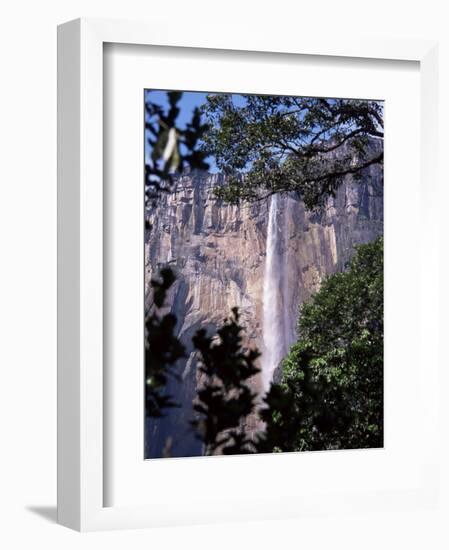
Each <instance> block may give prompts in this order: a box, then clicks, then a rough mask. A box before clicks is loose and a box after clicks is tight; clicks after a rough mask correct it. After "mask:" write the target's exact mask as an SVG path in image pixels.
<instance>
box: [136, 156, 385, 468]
mask: <svg viewBox="0 0 449 550" xmlns="http://www.w3.org/2000/svg"><path fill="white" fill-rule="evenodd" d="M224 184H225V178H224V176H223V175H221V174H208V173H201V172H193V173H188V174H184V175H183V176H180V177H179V178H177V180H176V183H175V186H174V188H173V191H172V192H170V193H169V194H165V195H163V196H162V197H161V199H160V200H159V202H158V205H157V207H155V208H154V209H153V210H152V211H151V215H150V223H151V226H152V228H151V230H150V231H148V233H147V235H146V239H145V241H146V242H145V285H146V294H145V295H146V304H145V305H146V308H147V309H148V308H150V307H151V292H149V291H148V287H149V281H150V279H151V277H152V276H153V275H154V274H155V273H157V270H158V268H159V267H160V266H162V265H164V264H166V263H169V264H170V265H171V266H172V267H173V268H174V270H175V272H176V273H177V280H176V283H175V284H174V286H173V288H172V289H171V292H170V295H169V297H168V304H169V307H170V309H171V311H172V312H173V313H175V314H176V316H177V319H178V325H177V330H178V335H179V337H180V339H181V340H182V341H183V343H184V344H185V345H186V346H187V349H188V352H189V353H190V357H189V358H188V360H187V361H185V362H184V363H183V364H182V365H180V371H181V373H182V383H181V384H179V383H176V382H173V383H171V387H170V388H169V389H168V390H169V391H170V392H172V393H173V394H174V395H175V397H176V398H177V400H178V401H179V402H180V403H181V405H182V406H181V407H180V408H179V409H172V410H171V411H169V413H168V415H167V416H166V417H165V418H163V419H161V420H158V421H147V425H146V444H145V449H146V451H145V452H146V457H148V458H149V457H160V456H163V455H164V454H167V455H170V456H196V455H199V454H201V445H200V443H199V442H198V441H197V440H196V439H195V437H194V434H193V433H192V431H191V429H190V425H189V421H190V420H191V418H192V400H193V398H194V396H195V392H196V387H197V384H198V376H197V372H196V360H195V357H194V354H193V353H191V351H192V346H191V337H192V335H193V334H194V333H195V332H196V330H197V329H198V328H199V327H210V328H212V327H214V326H216V325H218V324H221V323H222V322H223V320H224V318H225V317H227V316H228V314H229V312H230V310H231V308H232V307H233V306H238V307H239V310H240V312H241V315H242V322H243V324H244V325H245V327H246V336H245V338H246V341H245V344H246V345H248V346H257V347H259V349H260V350H262V349H263V335H262V331H263V285H264V272H265V259H266V242H267V220H268V211H269V204H270V199H268V200H263V201H260V202H256V203H253V204H241V205H239V206H233V205H229V204H226V203H223V202H222V201H220V200H218V199H216V198H215V196H214V188H215V187H216V186H217V185H224ZM277 215H278V216H279V217H280V220H281V221H282V224H280V227H282V235H280V238H279V240H278V243H279V244H278V246H279V255H278V257H279V258H280V261H281V263H282V266H281V267H282V270H283V276H284V278H283V281H284V283H283V284H284V286H285V291H284V300H285V309H286V312H287V317H288V323H287V324H288V326H287V327H286V332H287V337H286V338H287V340H288V342H292V341H294V339H295V327H296V322H297V316H298V307H299V305H300V304H301V303H302V302H304V301H305V300H307V299H308V298H309V297H310V296H311V294H312V293H313V292H315V291H316V290H317V289H318V288H319V286H320V283H321V281H322V280H323V278H324V277H326V276H327V275H329V274H331V273H334V272H335V271H341V270H343V269H344V267H345V264H346V263H347V262H348V260H349V259H350V257H351V255H352V254H353V250H354V244H358V243H364V242H369V241H371V240H372V239H374V238H375V237H376V236H377V235H379V234H381V233H382V232H383V180H382V169H381V168H380V167H379V166H371V167H370V168H368V169H366V170H365V172H364V174H363V177H362V178H361V179H360V180H355V179H353V178H352V177H351V176H347V177H346V179H345V181H344V183H343V185H342V186H341V187H340V188H339V190H338V192H337V195H336V197H335V198H330V199H329V200H328V201H327V205H326V208H325V210H324V212H323V213H321V214H314V213H311V212H310V211H307V210H306V209H305V207H304V204H303V203H302V201H301V200H299V199H298V197H297V196H296V195H295V194H294V193H290V194H289V195H284V196H282V197H279V209H278V214H277ZM253 385H254V388H255V389H258V390H260V380H254V381H253Z"/></svg>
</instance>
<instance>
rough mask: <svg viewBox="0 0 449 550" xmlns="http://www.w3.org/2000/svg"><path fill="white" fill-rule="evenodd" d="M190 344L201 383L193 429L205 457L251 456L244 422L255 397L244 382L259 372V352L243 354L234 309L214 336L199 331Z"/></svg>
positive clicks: (236, 314)
mask: <svg viewBox="0 0 449 550" xmlns="http://www.w3.org/2000/svg"><path fill="white" fill-rule="evenodd" d="M193 343H194V346H195V348H196V349H197V350H198V352H199V358H200V366H199V372H200V379H201V377H202V378H203V382H202V383H200V389H199V390H198V397H197V401H196V403H195V405H194V410H195V411H196V412H197V413H198V417H197V418H196V419H195V420H194V421H193V422H192V425H193V426H194V427H195V429H196V430H197V433H198V436H199V438H200V439H201V440H202V441H203V443H204V445H205V454H214V453H216V452H217V451H218V450H221V452H223V453H224V454H239V453H248V452H254V449H253V447H252V442H251V441H250V440H249V439H248V437H247V435H246V433H245V430H244V422H245V420H246V418H247V417H248V415H250V414H251V413H253V412H254V407H255V399H256V394H254V393H252V391H251V390H250V388H249V387H248V385H247V382H248V380H249V379H250V378H251V377H252V376H254V375H255V374H257V373H258V372H259V369H258V368H257V367H256V366H255V361H256V359H257V358H258V357H259V352H258V351H257V350H248V351H244V350H243V348H242V327H241V326H240V324H239V314H238V310H237V308H234V309H233V310H232V315H231V316H230V318H229V319H227V320H226V321H225V323H224V325H223V326H222V327H221V328H220V329H219V330H218V331H217V335H216V336H208V335H207V333H206V331H204V330H199V331H198V332H197V334H196V335H195V336H194V338H193Z"/></svg>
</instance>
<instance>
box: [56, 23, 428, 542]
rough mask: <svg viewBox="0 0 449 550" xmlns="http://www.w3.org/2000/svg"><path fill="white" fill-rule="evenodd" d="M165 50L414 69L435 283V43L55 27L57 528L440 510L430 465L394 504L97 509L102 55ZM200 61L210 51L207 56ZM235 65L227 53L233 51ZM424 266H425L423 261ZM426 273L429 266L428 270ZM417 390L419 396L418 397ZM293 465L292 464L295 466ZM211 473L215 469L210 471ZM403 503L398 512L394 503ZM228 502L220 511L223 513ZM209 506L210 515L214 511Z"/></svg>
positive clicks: (100, 474) (101, 475)
mask: <svg viewBox="0 0 449 550" xmlns="http://www.w3.org/2000/svg"><path fill="white" fill-rule="evenodd" d="M107 43H108V44H135V45H149V46H155V45H156V46H160V47H161V48H165V49H166V51H167V54H168V55H170V52H172V55H174V54H173V52H174V51H175V50H174V48H205V49H208V50H214V51H215V50H225V51H226V52H228V53H230V52H232V51H234V52H235V55H238V53H239V52H242V51H246V52H258V53H259V54H260V55H267V56H268V55H269V56H271V58H272V59H276V56H286V55H290V56H295V55H314V56H329V57H330V59H331V61H332V59H333V58H337V57H338V58H346V59H352V58H359V59H360V58H361V59H366V60H369V59H383V60H397V61H414V62H417V63H419V73H420V88H421V105H420V111H421V112H420V120H421V124H420V136H419V138H420V143H421V148H420V149H421V174H420V182H421V186H422V190H423V193H424V196H425V197H426V200H425V203H424V204H423V206H422V208H423V212H422V216H423V218H424V220H425V225H426V236H427V237H428V239H427V241H426V242H428V243H429V245H428V246H427V248H426V250H425V262H424V261H423V262H422V263H423V265H422V266H421V267H422V268H423V269H422V275H423V277H424V278H426V280H427V281H431V282H432V284H433V278H432V277H433V275H432V273H436V272H437V271H438V248H437V247H438V244H437V243H438V239H437V238H435V239H432V236H433V235H436V234H437V231H438V225H437V223H438V222H437V220H436V216H435V215H433V212H434V208H435V206H436V204H437V201H438V198H437V174H436V158H435V157H436V151H437V119H438V114H437V101H436V99H437V97H436V94H437V85H436V81H437V73H438V57H437V44H436V43H435V42H431V41H422V40H407V41H405V40H401V41H397V40H390V41H386V40H363V39H360V40H358V41H355V40H354V39H353V38H352V39H351V40H345V39H344V38H341V37H338V38H335V37H327V38H326V39H324V40H323V37H319V39H317V38H316V39H313V38H310V37H307V38H297V37H290V36H289V37H287V36H286V37H284V38H283V39H282V40H280V39H279V38H276V39H270V38H269V37H266V36H259V37H258V36H257V33H256V32H254V33H249V34H245V35H237V36H232V37H230V36H229V34H228V33H224V34H223V35H220V34H216V35H214V36H206V35H205V36H204V37H203V38H201V37H195V38H192V37H191V36H190V35H189V32H188V29H185V28H183V26H182V25H180V24H176V23H174V25H173V27H172V28H170V29H160V28H153V27H152V25H151V24H150V23H148V24H147V23H141V22H124V21H108V20H92V19H81V20H76V21H72V22H69V23H66V24H64V25H61V26H60V27H59V28H58V521H59V523H61V524H62V525H66V526H68V527H71V528H73V529H77V530H83V531H84V530H99V529H116V528H136V527H150V526H158V525H170V524H181V523H202V522H205V521H210V522H214V521H221V520H245V519H257V518H263V517H287V516H297V515H301V514H327V513H329V511H330V510H332V509H334V510H339V511H340V512H341V511H345V510H347V511H350V510H352V509H355V508H360V507H365V508H366V509H368V510H372V511H373V512H374V511H375V510H376V509H377V508H379V507H381V506H384V505H385V504H386V502H387V501H389V502H390V504H391V505H392V506H401V505H404V506H417V507H419V506H426V507H428V506H432V505H434V504H435V502H436V498H437V492H438V491H437V489H438V478H437V468H436V466H437V455H436V454H434V455H432V457H433V458H432V461H431V463H429V464H423V468H424V470H423V475H422V479H420V480H419V482H418V484H417V486H414V487H410V489H409V490H407V489H404V490H402V491H399V492H396V493H395V495H394V498H393V499H392V495H391V494H386V493H385V494H383V493H381V492H379V493H378V494H372V493H366V494H364V495H360V494H358V495H353V494H351V495H349V494H347V495H345V494H344V492H341V493H340V494H338V495H334V496H333V497H332V498H328V499H327V502H326V504H325V505H324V504H323V502H322V499H321V498H320V495H319V494H317V495H315V496H312V497H308V501H307V503H305V502H297V501H295V499H294V496H293V497H292V498H290V499H285V500H284V502H283V503H282V505H281V506H279V505H278V504H277V505H276V506H275V507H274V508H275V509H273V510H272V512H271V513H266V512H265V513H262V512H261V508H262V506H263V507H264V508H265V509H266V508H267V504H269V503H270V497H267V501H266V502H261V503H259V504H260V506H258V505H257V504H255V503H254V502H250V501H245V502H243V501H239V498H238V497H236V498H235V499H234V500H233V501H232V502H229V501H228V502H227V503H223V502H222V503H220V504H219V505H218V506H216V504H214V509H213V510H212V509H211V510H210V511H209V512H210V513H207V514H206V513H205V512H204V510H201V509H200V508H198V509H197V510H194V509H191V510H183V509H182V508H181V507H179V509H177V507H176V505H175V504H174V505H173V506H172V507H169V506H154V505H153V506H145V505H140V504H139V505H136V506H126V507H124V506H117V507H116V506H104V502H105V492H106V489H105V484H104V480H105V472H104V464H105V460H104V458H105V457H104V452H105V447H104V445H103V440H104V410H105V408H104V391H105V385H104V378H103V369H104V366H103V346H104V333H103V322H104V319H103V317H104V309H103V306H104V288H103V276H104V271H103V257H104V249H103V247H104V241H103V237H104V234H103V231H104V224H103V208H104V202H103V160H104V159H103V156H104V149H103V128H104V126H103V57H104V44H107ZM205 51H207V50H205ZM230 54H231V55H232V53H230ZM421 260H423V259H422V258H421ZM424 264H425V266H424ZM437 300H438V294H437V287H436V286H435V285H434V286H433V291H432V292H430V293H429V295H428V299H427V300H426V302H425V303H423V304H421V313H422V318H423V319H424V320H425V319H430V318H432V316H433V315H435V316H437V310H438V306H437ZM434 328H435V329H436V327H434ZM433 332H434V334H431V332H429V331H427V332H425V331H423V330H422V331H421V338H422V339H426V349H429V350H430V352H429V355H428V357H427V360H428V363H429V366H428V374H429V377H430V382H429V383H427V384H426V385H425V386H423V387H425V388H426V390H425V391H426V392H427V393H426V394H425V395H424V396H423V397H422V398H423V402H424V403H426V404H427V405H428V409H429V410H428V415H429V418H433V419H434V420H435V422H436V421H437V418H436V415H437V408H436V407H435V401H436V396H437V393H438V392H437V384H438V345H437V338H438V334H437V331H436V330H434V331H433ZM423 391H424V390H423ZM292 460H295V457H294V455H292V456H291V458H290V461H292ZM211 467H212V468H213V466H211ZM401 503H402V504H401ZM226 504H227V506H226ZM210 508H211V507H210Z"/></svg>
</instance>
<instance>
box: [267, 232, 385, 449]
mask: <svg viewBox="0 0 449 550" xmlns="http://www.w3.org/2000/svg"><path fill="white" fill-rule="evenodd" d="M298 328H299V340H298V342H297V343H296V344H295V345H294V346H292V348H291V350H290V353H289V354H288V356H287V357H286V358H285V360H284V362H283V366H282V382H281V386H280V387H279V388H275V389H274V392H275V393H274V395H271V396H270V395H268V396H267V398H268V405H270V407H271V409H270V411H267V412H266V415H265V420H266V422H267V425H268V428H267V432H268V435H270V434H273V433H274V434H276V432H277V430H281V431H282V430H284V432H285V436H282V437H285V439H284V441H282V438H281V439H279V436H278V440H276V441H275V443H276V445H277V446H278V447H280V449H281V450H298V451H302V450H324V449H351V448H371V447H381V446H382V445H383V241H382V238H378V239H376V240H375V241H373V242H372V243H369V244H365V245H360V246H358V247H357V253H356V254H355V256H354V258H353V259H352V261H351V263H350V265H349V269H348V271H346V272H344V273H337V274H334V275H332V276H330V277H329V278H328V279H327V280H326V281H325V282H324V283H323V285H322V287H321V289H320V290H319V291H318V292H317V293H316V294H314V296H313V297H312V299H311V300H310V302H309V303H306V304H304V305H303V307H302V308H301V311H300V317H299V327H298ZM276 392H277V394H278V396H277V400H278V402H279V403H280V404H281V406H280V405H279V403H276V402H275V401H274V397H275V396H276Z"/></svg>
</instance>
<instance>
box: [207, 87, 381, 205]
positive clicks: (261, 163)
mask: <svg viewBox="0 0 449 550" xmlns="http://www.w3.org/2000/svg"><path fill="white" fill-rule="evenodd" d="M243 97H244V102H243V104H241V103H239V105H238V106H237V105H236V104H234V103H233V102H232V99H231V96H225V95H223V94H217V95H210V96H209V97H208V103H207V104H206V106H205V107H204V113H205V115H206V118H207V121H208V122H209V124H210V128H209V130H208V131H207V132H206V134H205V136H204V142H205V145H204V147H205V149H206V148H207V150H209V151H212V152H213V154H214V155H215V157H216V162H217V165H218V167H219V168H220V169H221V170H222V171H223V172H225V173H227V174H230V175H232V178H231V181H230V185H228V186H227V187H226V188H220V189H217V195H218V197H219V198H223V199H225V200H227V201H229V202H234V203H235V202H238V201H239V200H241V199H243V200H250V201H252V200H258V199H260V198H263V197H265V196H267V195H270V194H273V193H278V192H287V191H297V192H298V193H299V195H300V196H301V198H302V199H303V200H304V202H305V203H306V206H307V207H308V208H309V209H315V210H317V209H321V208H322V207H323V206H324V203H325V201H326V199H327V197H329V196H332V195H334V194H335V192H336V190H337V189H338V187H339V186H340V185H341V183H342V181H343V178H344V176H345V175H348V174H352V175H355V176H356V175H358V174H360V173H361V172H362V170H364V169H365V168H367V167H368V166H370V165H372V164H380V163H382V161H383V112H382V105H381V104H380V103H379V102H375V101H360V100H346V99H333V100H327V99H321V98H299V97H298V98H296V97H281V96H250V95H249V96H243ZM239 176H240V177H239Z"/></svg>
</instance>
